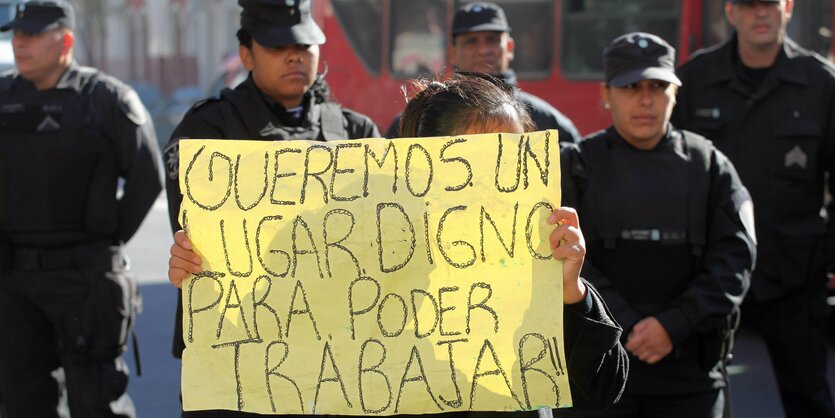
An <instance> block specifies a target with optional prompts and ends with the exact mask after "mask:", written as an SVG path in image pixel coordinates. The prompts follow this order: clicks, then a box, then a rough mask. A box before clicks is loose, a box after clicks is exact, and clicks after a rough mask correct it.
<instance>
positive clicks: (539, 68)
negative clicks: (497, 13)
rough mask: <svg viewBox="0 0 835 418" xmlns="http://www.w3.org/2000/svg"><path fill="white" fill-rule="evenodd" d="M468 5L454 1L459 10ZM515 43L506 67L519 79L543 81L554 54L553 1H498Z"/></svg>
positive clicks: (548, 71) (549, 69)
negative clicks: (538, 79)
mask: <svg viewBox="0 0 835 418" xmlns="http://www.w3.org/2000/svg"><path fill="white" fill-rule="evenodd" d="M465 3H469V1H460V0H459V1H456V2H455V5H456V7H459V6H461V5H463V4H465ZM494 3H496V4H498V5H499V6H501V7H502V9H504V12H505V15H507V20H508V24H509V25H510V29H511V35H512V36H513V39H514V40H515V41H516V50H515V51H514V57H513V62H511V63H510V66H511V67H512V68H513V69H514V70H515V71H516V73H517V74H518V75H519V78H523V79H536V78H546V77H548V74H549V73H550V71H551V63H552V62H553V55H552V54H553V51H554V46H553V45H554V29H553V28H554V1H553V0H498V1H494Z"/></svg>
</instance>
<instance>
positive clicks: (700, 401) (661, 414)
mask: <svg viewBox="0 0 835 418" xmlns="http://www.w3.org/2000/svg"><path fill="white" fill-rule="evenodd" d="M724 410H725V394H724V392H723V391H722V390H721V389H714V390H709V391H705V392H696V393H688V394H682V395H630V394H626V393H624V394H623V395H622V396H621V398H620V400H619V401H618V402H617V403H616V404H614V405H613V406H612V407H610V408H608V409H605V410H602V411H594V412H582V411H574V410H572V409H570V408H569V409H566V410H554V416H555V417H571V418H579V417H583V418H673V417H675V418H722V414H723V412H724Z"/></svg>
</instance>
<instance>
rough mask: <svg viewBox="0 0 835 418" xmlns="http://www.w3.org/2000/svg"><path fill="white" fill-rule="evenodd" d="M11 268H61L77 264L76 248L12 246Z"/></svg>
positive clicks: (35, 269)
mask: <svg viewBox="0 0 835 418" xmlns="http://www.w3.org/2000/svg"><path fill="white" fill-rule="evenodd" d="M10 258H11V260H10V261H11V268H12V270H17V271H45V270H61V269H67V268H72V267H76V266H77V264H78V263H77V261H76V258H77V251H76V250H75V248H69V249H65V248H57V249H52V248H48V249H47V248H12V249H11V257H10Z"/></svg>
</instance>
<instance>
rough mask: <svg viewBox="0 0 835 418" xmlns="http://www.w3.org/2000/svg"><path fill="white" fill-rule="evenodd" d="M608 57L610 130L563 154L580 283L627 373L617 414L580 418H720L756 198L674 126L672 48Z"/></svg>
mask: <svg viewBox="0 0 835 418" xmlns="http://www.w3.org/2000/svg"><path fill="white" fill-rule="evenodd" d="M603 58H604V68H605V75H606V81H605V83H604V84H602V85H601V88H600V91H601V97H602V99H603V102H604V106H605V107H606V108H607V109H609V110H610V111H611V113H612V121H613V126H612V127H610V128H609V129H607V130H605V131H602V132H599V133H596V134H593V135H591V136H590V137H589V138H587V139H586V140H585V141H583V142H581V143H580V144H579V146H568V147H566V148H565V149H564V151H563V154H562V157H561V159H562V164H563V165H562V168H563V198H564V204H567V205H570V206H573V207H576V208H577V211H578V212H579V214H580V219H582V222H581V227H582V229H583V231H584V232H585V233H586V237H587V240H588V255H587V262H586V264H585V265H584V267H583V276H584V277H586V278H587V279H588V280H589V281H590V282H592V283H593V284H594V285H595V286H597V288H598V289H599V290H600V293H601V294H602V295H603V298H604V300H605V301H606V303H607V304H608V305H609V307H610V308H611V309H612V311H613V313H614V315H615V318H616V319H617V321H618V322H619V323H620V324H621V325H622V326H623V329H624V331H625V332H626V336H625V339H624V343H625V346H626V349H627V350H628V351H629V353H630V373H629V381H628V382H627V385H626V391H625V392H624V395H623V397H622V398H621V399H620V401H619V402H618V403H617V404H615V406H614V407H612V408H610V409H608V410H606V411H601V412H599V413H594V414H587V415H582V416H595V417H598V416H600V417H671V416H675V417H694V418H696V417H717V418H718V417H721V416H722V412H723V409H724V408H725V399H724V394H723V393H722V391H721V388H722V387H723V386H725V385H726V381H725V379H724V377H723V365H724V362H723V361H724V353H723V352H725V351H727V338H726V337H728V336H729V334H730V333H732V332H733V327H731V326H727V324H726V321H727V320H728V318H729V315H731V313H732V312H735V311H736V310H737V309H738V307H739V304H740V303H741V302H742V297H743V295H744V294H745V291H746V290H747V289H748V284H749V277H750V273H751V269H752V268H753V263H754V254H755V243H754V237H753V231H752V230H751V228H750V226H751V225H753V223H752V216H751V215H752V213H751V210H750V209H751V201H750V197H749V195H748V192H747V190H746V189H745V188H744V187H743V186H742V183H741V182H740V181H739V177H738V176H737V174H736V171H735V170H734V168H733V166H732V165H731V163H730V161H728V159H727V158H726V157H725V156H724V155H722V153H720V152H719V151H717V150H716V149H715V148H714V147H713V145H712V144H711V143H710V142H708V141H706V140H705V139H704V138H702V137H700V136H698V135H695V134H692V133H690V132H686V131H681V130H677V129H675V128H674V127H673V126H671V125H670V123H669V120H670V115H671V112H672V110H673V105H674V104H675V94H676V90H677V88H678V86H679V85H680V84H681V82H680V81H679V79H678V78H676V76H675V70H674V62H675V50H674V49H673V48H672V47H671V46H670V45H669V44H667V43H666V42H665V41H664V40H663V39H661V38H659V37H657V36H655V35H651V34H647V33H630V34H626V35H623V36H621V37H618V38H617V39H615V40H614V41H613V42H612V44H611V45H609V47H607V48H606V50H605V52H604V55H603ZM577 415H578V416H580V415H581V414H577Z"/></svg>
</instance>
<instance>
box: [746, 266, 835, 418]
mask: <svg viewBox="0 0 835 418" xmlns="http://www.w3.org/2000/svg"><path fill="white" fill-rule="evenodd" d="M825 286H826V285H825V282H824V280H823V277H822V275H821V279H820V280H819V281H809V282H807V283H806V284H804V285H803V287H800V288H797V289H794V290H792V291H790V292H788V293H786V294H784V295H783V296H782V297H780V298H778V299H775V300H772V301H767V302H755V301H753V300H750V298H749V300H746V301H745V303H744V304H743V306H742V312H743V326H744V327H746V328H749V327H750V326H751V325H753V326H754V327H755V328H757V329H758V330H759V332H760V333H761V334H762V336H763V339H764V340H765V344H766V347H767V348H768V353H769V356H770V357H771V365H772V367H773V368H774V374H775V376H776V377H777V387H778V388H779V390H780V399H781V400H782V402H783V410H784V411H785V413H786V417H787V418H804V417H816V418H834V417H835V408H833V403H832V395H831V392H830V390H829V383H828V382H827V379H826V370H827V368H826V360H827V339H826V323H827V320H828V318H829V306H828V305H827V303H826V287H825Z"/></svg>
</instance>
